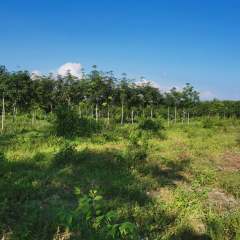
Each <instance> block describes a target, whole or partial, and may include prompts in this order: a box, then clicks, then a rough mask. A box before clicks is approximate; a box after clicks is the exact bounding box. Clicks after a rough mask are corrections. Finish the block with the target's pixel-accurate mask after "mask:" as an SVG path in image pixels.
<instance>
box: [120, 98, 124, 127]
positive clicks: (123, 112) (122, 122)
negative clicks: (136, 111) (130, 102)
mask: <svg viewBox="0 0 240 240" xmlns="http://www.w3.org/2000/svg"><path fill="white" fill-rule="evenodd" d="M123 114H124V105H123V102H122V113H121V124H123V117H124V116H123Z"/></svg>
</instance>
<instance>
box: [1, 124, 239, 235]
mask: <svg viewBox="0 0 240 240" xmlns="http://www.w3.org/2000/svg"><path fill="white" fill-rule="evenodd" d="M21 124H22V126H23V122H22V121H20V120H19V125H21ZM11 126H12V129H11V131H10V130H9V131H6V132H5V133H3V134H2V135H1V136H0V193H1V194H0V238H1V237H2V239H55V240H56V239H59V240H60V239H62V240H63V239H216V240H221V239H240V172H239V169H240V125H239V121H238V120H222V124H219V125H218V126H211V127H205V128H204V127H203V124H202V122H201V121H195V122H191V124H190V125H189V126H188V125H182V124H180V123H179V124H177V125H174V126H170V127H167V128H166V130H165V131H164V133H163V134H160V135H159V134H154V133H151V132H150V133H146V132H144V131H139V130H136V126H132V125H124V126H120V125H119V126H117V127H115V128H109V129H105V130H104V131H102V132H101V133H99V134H92V135H90V136H87V137H76V138H72V139H65V138H63V137H57V136H55V135H54V134H52V130H51V124H50V123H48V122H46V121H44V120H42V121H38V122H36V123H35V126H34V127H31V126H27V125H26V126H25V127H17V124H16V123H15V124H14V125H11ZM14 126H15V127H14ZM13 128H15V130H13ZM135 132H138V134H140V135H136V136H134V134H135ZM139 132H140V133H139ZM136 138H139V139H140V140H139V139H137V140H136ZM79 192H81V193H79ZM89 192H90V194H89ZM90 200H91V201H90ZM86 202H87V205H86ZM83 203H84V204H85V205H84V204H83ZM96 203H99V204H100V206H99V208H98V205H97V204H96ZM81 206H83V207H81ZM96 206H97V207H96ZM85 209H88V210H89V209H90V210H89V212H87V213H86V212H85ZM99 209H101V210H99ZM95 210H96V211H95ZM98 210H99V212H98ZM100 211H101V214H100ZM111 213H114V214H115V215H116V216H115V217H113V218H114V220H112V219H111V217H109V216H110V215H111ZM114 214H113V215H114ZM100 215H101V216H103V217H102V218H98V217H99V216H100ZM83 216H85V217H83ZM105 217H106V219H107V220H106V221H105V220H104V221H105V222H104V224H102V223H101V221H103V220H102V219H103V218H104V219H105ZM99 219H100V220H101V221H100V220H99ZM109 219H110V220H109ZM98 221H99V222H100V223H99V225H97V223H96V222H98ZM111 222H113V223H114V224H115V225H114V224H113V223H111ZM124 223H125V225H124ZM101 224H102V225H101ZM128 224H129V225H128ZM113 225H114V226H115V227H113ZM133 226H134V227H133ZM109 229H110V230H109ZM114 229H115V230H116V229H117V230H116V231H115V230H114ZM114 231H115V232H114ZM117 231H119V233H118V232H117ZM133 232H134V233H133Z"/></svg>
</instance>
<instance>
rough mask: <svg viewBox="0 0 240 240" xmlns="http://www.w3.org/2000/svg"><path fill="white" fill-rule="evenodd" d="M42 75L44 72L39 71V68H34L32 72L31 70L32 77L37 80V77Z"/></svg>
mask: <svg viewBox="0 0 240 240" xmlns="http://www.w3.org/2000/svg"><path fill="white" fill-rule="evenodd" d="M41 75H42V73H41V72H40V71H39V70H33V71H32V72H31V78H32V80H35V79H37V78H38V77H39V76H41Z"/></svg>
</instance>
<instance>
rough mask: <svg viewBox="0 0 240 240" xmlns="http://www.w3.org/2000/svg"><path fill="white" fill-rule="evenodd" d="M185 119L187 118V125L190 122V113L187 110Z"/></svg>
mask: <svg viewBox="0 0 240 240" xmlns="http://www.w3.org/2000/svg"><path fill="white" fill-rule="evenodd" d="M187 119H188V125H189V124H190V113H189V112H188V114H187Z"/></svg>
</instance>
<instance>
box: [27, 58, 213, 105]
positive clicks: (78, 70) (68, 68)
mask: <svg viewBox="0 0 240 240" xmlns="http://www.w3.org/2000/svg"><path fill="white" fill-rule="evenodd" d="M68 73H70V74H71V75H73V76H74V77H77V78H79V79H81V78H82V76H83V73H82V64H81V63H79V62H66V63H64V64H62V65H61V66H60V67H59V68H58V69H57V70H55V71H53V75H55V76H57V75H61V76H66V75H67V74H68ZM40 75H42V73H41V71H39V70H33V71H32V77H33V78H35V77H37V76H40ZM146 83H150V84H151V85H152V86H153V87H155V88H159V89H160V90H161V92H169V91H170V90H171V88H172V87H176V89H177V90H178V91H181V90H182V89H183V87H184V86H163V85H161V84H159V83H158V82H156V81H152V80H149V79H145V78H144V79H141V80H140V81H136V84H137V85H142V84H146ZM199 95H200V98H201V99H202V100H212V99H213V98H215V97H216V96H215V94H214V93H213V92H211V91H210V90H203V91H200V92H199Z"/></svg>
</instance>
